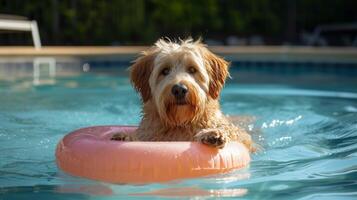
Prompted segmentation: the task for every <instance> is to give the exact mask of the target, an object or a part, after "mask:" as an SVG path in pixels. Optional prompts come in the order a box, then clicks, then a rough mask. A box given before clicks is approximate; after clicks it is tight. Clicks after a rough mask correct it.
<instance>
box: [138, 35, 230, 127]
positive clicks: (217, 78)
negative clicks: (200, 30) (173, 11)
mask: <svg viewBox="0 0 357 200" xmlns="http://www.w3.org/2000/svg"><path fill="white" fill-rule="evenodd" d="M227 76H228V63H227V62H226V61H225V60H223V59H222V58H219V57H218V56H216V55H214V54H213V53H211V52H210V51H209V50H208V49H207V48H206V47H205V46H204V45H203V44H202V43H200V42H199V41H198V42H192V40H186V41H181V42H180V43H174V42H167V41H164V40H159V41H158V42H156V43H155V45H154V46H153V47H152V48H151V49H149V50H148V51H145V52H143V55H142V56H141V57H139V58H138V59H137V60H136V61H135V63H134V64H133V65H132V67H131V80H132V83H133V85H134V87H135V88H136V89H137V90H138V91H139V92H140V94H141V96H142V100H143V102H144V103H147V102H150V103H153V106H155V108H156V110H157V111H158V113H159V116H160V119H161V120H162V122H163V123H164V124H166V125H168V126H184V125H186V124H188V123H191V122H193V121H195V120H197V119H198V118H199V117H200V116H201V115H202V113H203V111H204V109H205V106H206V103H207V101H210V100H212V99H217V98H218V97H219V93H220V90H221V89H222V87H223V85H224V82H225V79H226V77H227Z"/></svg>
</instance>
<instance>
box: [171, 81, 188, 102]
mask: <svg viewBox="0 0 357 200" xmlns="http://www.w3.org/2000/svg"><path fill="white" fill-rule="evenodd" d="M171 93H172V95H174V97H175V98H176V100H177V101H178V103H180V102H184V101H185V97H186V94H187V93H188V88H187V87H186V85H184V84H181V83H179V84H175V85H174V86H172V88H171Z"/></svg>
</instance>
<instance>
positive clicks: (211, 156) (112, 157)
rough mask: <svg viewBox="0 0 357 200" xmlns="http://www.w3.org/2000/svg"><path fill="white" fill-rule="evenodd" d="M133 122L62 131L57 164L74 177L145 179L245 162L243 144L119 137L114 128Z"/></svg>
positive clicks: (227, 167)
mask: <svg viewBox="0 0 357 200" xmlns="http://www.w3.org/2000/svg"><path fill="white" fill-rule="evenodd" d="M136 128H137V127H134V126H94V127H88V128H82V129H79V130H76V131H74V132H72V133H69V134H68V135H66V136H65V137H64V138H63V139H62V140H61V141H60V142H59V144H58V145H57V149H56V158H57V165H58V166H59V168H60V169H62V170H63V171H65V172H67V173H69V174H71V175H74V176H79V177H85V178H89V179H94V180H99V181H104V182H111V183H138V184H141V183H149V182H163V181H171V180H175V179H183V178H194V177H200V176H207V175H213V174H219V173H225V172H230V171H232V170H234V169H240V168H243V167H245V166H247V165H248V164H249V162H250V156H249V152H248V150H247V149H246V148H245V146H244V145H243V144H241V143H238V142H230V143H228V144H227V145H226V146H225V147H224V148H223V149H215V148H212V147H209V146H206V145H203V144H200V143H198V142H136V141H135V142H122V141H112V140H110V138H111V137H112V135H113V134H114V133H116V132H128V133H132V132H134V131H135V129H136Z"/></svg>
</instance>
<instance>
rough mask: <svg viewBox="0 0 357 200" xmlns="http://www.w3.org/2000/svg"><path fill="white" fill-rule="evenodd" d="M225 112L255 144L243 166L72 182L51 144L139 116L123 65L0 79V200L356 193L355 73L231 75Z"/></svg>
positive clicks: (345, 196) (293, 196)
mask: <svg viewBox="0 0 357 200" xmlns="http://www.w3.org/2000/svg"><path fill="white" fill-rule="evenodd" d="M232 77H233V79H232V80H230V81H229V82H228V84H227V85H226V87H225V89H224V90H223V93H222V109H223V111H224V112H225V113H226V114H229V115H244V116H252V117H254V118H255V119H256V120H255V121H254V122H251V123H250V124H249V126H248V128H249V129H250V130H252V131H253V132H255V134H254V137H255V139H256V141H257V143H259V144H260V146H261V150H260V151H259V152H258V153H256V154H254V155H252V159H253V160H252V163H251V165H250V167H249V168H247V169H243V170H238V171H236V172H233V173H230V174H226V175H217V176H212V177H204V178H198V179H190V180H178V181H173V182H170V183H161V184H157V183H155V184H148V185H125V184H122V185H115V184H106V183H100V182H96V181H90V180H85V179H82V178H76V177H72V176H69V175H66V174H65V173H63V172H61V171H60V170H59V169H58V168H57V166H56V163H55V157H54V150H55V147H56V144H57V142H58V141H59V140H60V139H61V138H62V137H63V136H64V135H65V134H66V133H68V132H70V131H72V130H74V129H78V128H80V127H85V126H93V125H112V124H131V125H135V124H137V123H138V122H139V120H140V101H139V98H138V96H137V94H136V93H135V92H134V90H133V89H132V87H131V86H130V84H129V80H128V77H127V75H126V73H125V72H124V71H123V70H118V72H117V73H113V72H112V71H111V72H110V73H105V70H104V73H83V74H81V75H79V76H68V77H61V78H57V79H56V83H55V84H53V85H39V86H34V85H32V79H30V78H22V79H16V80H15V81H0V199H1V200H3V199H118V198H123V199H137V198H144V199H153V198H163V199H165V198H171V197H179V198H185V199H190V198H198V199H200V198H211V197H212V198H218V197H220V198H223V197H227V198H229V197H231V198H238V197H239V198H241V199H356V198H357V78H356V77H353V76H352V77H351V76H347V77H345V76H343V77H340V76H333V75H332V76H329V77H326V76H324V77H321V76H318V74H317V75H316V74H315V75H313V76H310V77H306V76H293V75H286V74H285V75H281V74H279V75H277V76H276V75H274V74H264V75H259V74H253V75H252V74H251V73H247V74H246V75H244V74H242V73H240V72H239V71H233V72H232Z"/></svg>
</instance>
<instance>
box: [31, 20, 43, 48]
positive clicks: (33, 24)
mask: <svg viewBox="0 0 357 200" xmlns="http://www.w3.org/2000/svg"><path fill="white" fill-rule="evenodd" d="M31 33H32V39H33V43H34V45H35V49H36V50H39V49H41V39H40V33H39V31H38V26H37V22H36V21H32V22H31Z"/></svg>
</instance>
